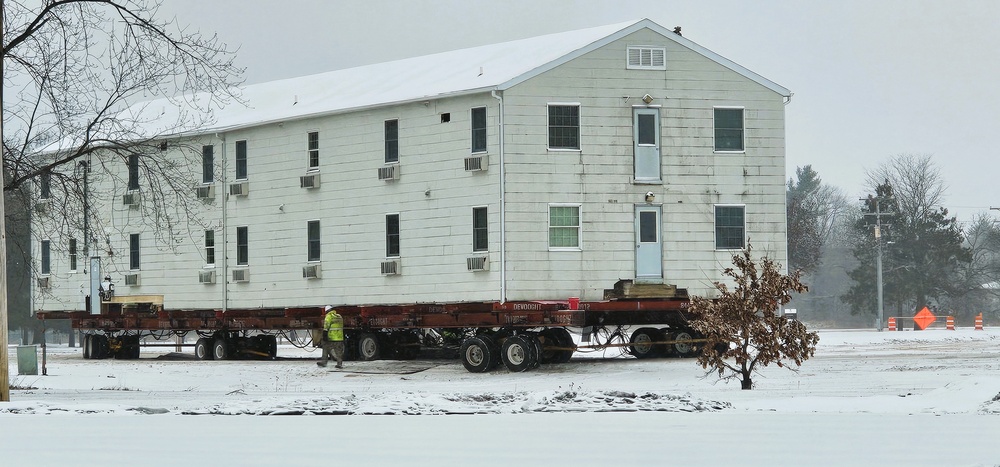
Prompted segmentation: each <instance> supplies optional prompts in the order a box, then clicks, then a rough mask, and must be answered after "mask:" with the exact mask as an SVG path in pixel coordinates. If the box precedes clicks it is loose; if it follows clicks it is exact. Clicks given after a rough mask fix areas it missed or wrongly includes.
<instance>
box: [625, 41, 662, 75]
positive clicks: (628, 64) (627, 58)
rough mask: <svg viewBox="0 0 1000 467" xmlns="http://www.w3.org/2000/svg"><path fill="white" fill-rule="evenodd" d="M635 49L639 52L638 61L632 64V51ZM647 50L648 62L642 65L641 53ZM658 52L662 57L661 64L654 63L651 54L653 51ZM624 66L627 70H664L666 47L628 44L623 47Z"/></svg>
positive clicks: (652, 54)
mask: <svg viewBox="0 0 1000 467" xmlns="http://www.w3.org/2000/svg"><path fill="white" fill-rule="evenodd" d="M633 50H634V51H636V53H637V54H639V63H638V64H635V65H633V64H632V51H633ZM643 51H647V52H648V53H649V64H648V65H644V64H643V63H642V61H643V60H642V53H643ZM657 52H658V53H659V54H660V56H661V57H662V60H663V64H661V65H655V64H654V62H655V61H654V60H653V56H654V54H655V53H657ZM625 68H627V69H629V70H666V69H667V49H666V47H656V46H651V45H630V46H628V47H627V48H626V49H625Z"/></svg>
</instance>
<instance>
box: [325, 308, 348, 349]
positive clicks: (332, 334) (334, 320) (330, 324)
mask: <svg viewBox="0 0 1000 467" xmlns="http://www.w3.org/2000/svg"><path fill="white" fill-rule="evenodd" d="M323 330H325V331H326V338H327V339H329V340H331V341H333V342H340V341H342V340H344V317H343V316H340V315H339V314H337V310H330V311H329V312H328V313H327V314H326V318H325V319H324V320H323Z"/></svg>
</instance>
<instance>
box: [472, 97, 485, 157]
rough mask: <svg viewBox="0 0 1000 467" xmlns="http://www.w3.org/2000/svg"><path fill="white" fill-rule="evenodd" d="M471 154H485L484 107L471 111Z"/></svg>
mask: <svg viewBox="0 0 1000 467" xmlns="http://www.w3.org/2000/svg"><path fill="white" fill-rule="evenodd" d="M472 152H486V107H476V108H474V109H472Z"/></svg>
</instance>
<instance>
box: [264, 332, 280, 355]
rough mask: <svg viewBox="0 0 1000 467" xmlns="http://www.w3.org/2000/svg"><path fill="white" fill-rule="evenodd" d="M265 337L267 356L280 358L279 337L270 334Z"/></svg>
mask: <svg viewBox="0 0 1000 467" xmlns="http://www.w3.org/2000/svg"><path fill="white" fill-rule="evenodd" d="M264 339H265V342H266V343H267V358H268V359H269V360H274V359H275V358H278V337H277V336H271V335H269V336H265V337H264Z"/></svg>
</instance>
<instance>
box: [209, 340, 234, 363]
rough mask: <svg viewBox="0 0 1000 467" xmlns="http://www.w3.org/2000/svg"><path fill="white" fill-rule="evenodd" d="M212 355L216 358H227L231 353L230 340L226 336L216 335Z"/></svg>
mask: <svg viewBox="0 0 1000 467" xmlns="http://www.w3.org/2000/svg"><path fill="white" fill-rule="evenodd" d="M212 357H213V358H214V359H216V360H226V359H228V358H229V357H230V355H229V342H228V341H226V338H225V337H216V338H215V340H214V341H212Z"/></svg>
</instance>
